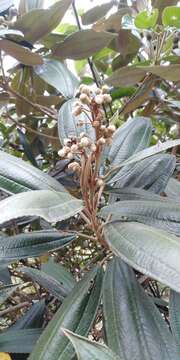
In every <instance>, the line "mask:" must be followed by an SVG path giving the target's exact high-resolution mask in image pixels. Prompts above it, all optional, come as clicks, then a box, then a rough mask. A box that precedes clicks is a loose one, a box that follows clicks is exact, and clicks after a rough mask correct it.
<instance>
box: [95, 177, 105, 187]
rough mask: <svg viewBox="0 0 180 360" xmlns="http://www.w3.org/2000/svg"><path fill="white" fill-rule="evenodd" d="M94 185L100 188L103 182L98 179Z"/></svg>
mask: <svg viewBox="0 0 180 360" xmlns="http://www.w3.org/2000/svg"><path fill="white" fill-rule="evenodd" d="M96 184H97V186H99V187H101V186H103V185H104V181H103V180H102V179H100V178H99V179H97V181H96Z"/></svg>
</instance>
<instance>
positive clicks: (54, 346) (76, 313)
mask: <svg viewBox="0 0 180 360" xmlns="http://www.w3.org/2000/svg"><path fill="white" fill-rule="evenodd" d="M95 276H96V279H95V281H94V285H93V287H92V289H91V292H90V293H88V290H89V287H90V285H92V280H93V279H94V277H95ZM101 283H102V272H101V270H100V269H99V270H98V272H97V268H95V269H94V270H93V271H91V272H90V273H88V274H87V275H85V277H84V278H83V279H82V280H81V281H79V282H78V283H77V284H76V285H75V286H74V288H73V290H72V292H71V293H70V294H69V295H68V296H67V298H66V299H65V300H64V301H63V304H62V305H61V307H60V308H59V310H58V311H57V313H56V314H55V316H54V317H53V319H52V320H51V321H50V322H49V324H48V325H47V327H46V329H45V330H44V332H43V334H42V336H41V337H40V339H39V341H38V343H37V345H36V346H35V349H34V351H33V352H32V354H31V355H30V358H29V360H37V359H38V360H67V359H68V360H72V359H73V358H74V349H73V347H72V345H71V344H70V342H69V341H68V339H67V338H66V337H65V336H64V334H63V331H62V328H64V327H66V328H68V329H70V330H72V331H76V332H77V333H78V334H80V335H87V334H88V332H89V329H90V328H91V325H92V323H93V321H94V318H95V315H96V311H97V309H98V306H99V301H100V296H101Z"/></svg>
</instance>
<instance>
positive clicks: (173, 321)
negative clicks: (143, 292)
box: [169, 290, 180, 355]
mask: <svg viewBox="0 0 180 360" xmlns="http://www.w3.org/2000/svg"><path fill="white" fill-rule="evenodd" d="M169 317H170V326H171V331H172V334H173V336H174V339H175V341H176V344H177V349H178V352H179V355H180V294H178V293H177V292H175V291H173V290H171V292H170V301H169Z"/></svg>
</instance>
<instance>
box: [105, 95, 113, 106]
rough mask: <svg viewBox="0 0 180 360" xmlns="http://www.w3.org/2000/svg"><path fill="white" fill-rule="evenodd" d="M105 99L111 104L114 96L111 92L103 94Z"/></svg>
mask: <svg viewBox="0 0 180 360" xmlns="http://www.w3.org/2000/svg"><path fill="white" fill-rule="evenodd" d="M103 101H104V102H105V103H107V104H110V103H111V102H112V97H111V95H109V94H104V95H103Z"/></svg>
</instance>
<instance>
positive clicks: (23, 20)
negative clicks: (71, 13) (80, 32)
mask: <svg viewBox="0 0 180 360" xmlns="http://www.w3.org/2000/svg"><path fill="white" fill-rule="evenodd" d="M71 3H72V0H61V1H58V2H56V3H55V4H54V5H52V6H51V7H50V8H49V9H34V10H31V11H29V12H28V13H26V14H24V15H23V16H21V17H20V18H18V19H17V21H16V22H15V23H14V24H13V25H12V27H13V28H14V29H18V30H20V31H22V33H23V34H24V37H25V39H26V40H27V41H29V42H31V43H34V42H36V41H37V40H39V39H41V38H42V37H43V36H45V35H47V34H48V33H50V32H51V31H52V30H53V29H55V28H56V27H57V25H58V24H59V23H60V21H61V20H62V18H63V16H64V14H65V13H66V11H67V9H68V7H69V6H70V5H71Z"/></svg>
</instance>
